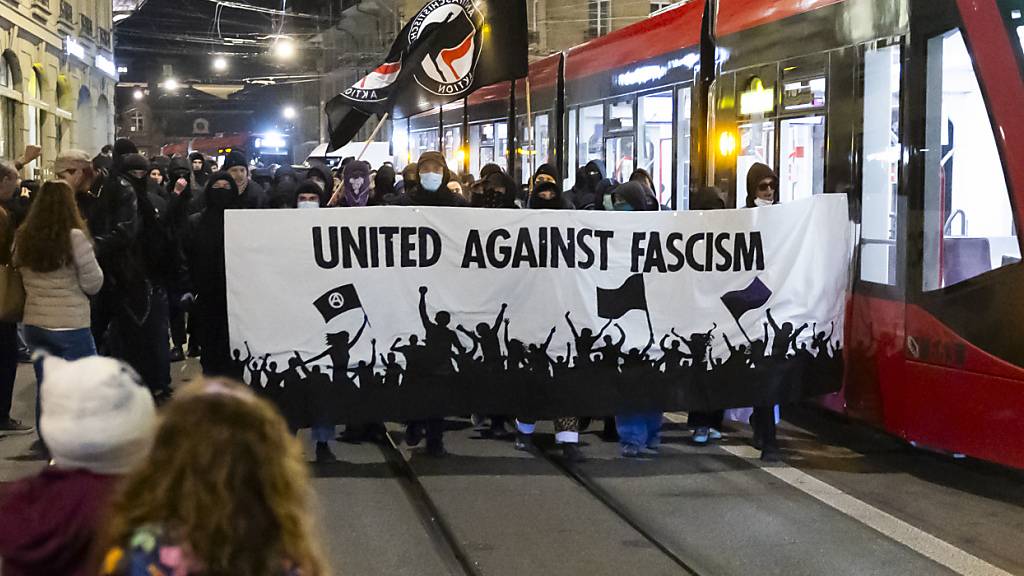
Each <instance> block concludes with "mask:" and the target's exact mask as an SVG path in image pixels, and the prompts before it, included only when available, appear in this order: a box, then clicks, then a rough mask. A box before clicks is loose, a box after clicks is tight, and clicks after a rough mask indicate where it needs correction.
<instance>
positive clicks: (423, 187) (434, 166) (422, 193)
mask: <svg viewBox="0 0 1024 576" xmlns="http://www.w3.org/2000/svg"><path fill="white" fill-rule="evenodd" d="M451 178H452V173H451V171H449V170H448V164H447V163H446V162H445V159H444V155H443V154H441V153H440V152H437V151H433V150H432V151H429V152H424V153H423V154H421V155H420V159H419V161H418V162H416V182H415V184H413V186H412V189H411V190H407V191H406V193H405V194H404V195H403V196H402V197H401V198H399V199H398V202H397V204H398V205H402V206H466V201H465V200H464V199H463V198H462V196H459V195H458V194H456V193H455V192H453V191H451V190H450V189H449V188H448V181H449V180H451Z"/></svg>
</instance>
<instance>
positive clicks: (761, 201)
mask: <svg viewBox="0 0 1024 576" xmlns="http://www.w3.org/2000/svg"><path fill="white" fill-rule="evenodd" d="M778 203H779V177H778V176H776V175H775V171H774V170H772V169H771V168H770V167H769V166H768V165H766V164H762V163H760V162H756V163H755V164H754V165H753V166H751V167H750V170H749V171H747V202H746V207H747V208H755V207H757V206H771V205H772V204H778Z"/></svg>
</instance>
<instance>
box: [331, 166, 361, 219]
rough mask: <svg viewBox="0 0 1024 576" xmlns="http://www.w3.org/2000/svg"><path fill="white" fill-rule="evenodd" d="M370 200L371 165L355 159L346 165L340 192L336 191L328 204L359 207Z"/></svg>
mask: <svg viewBox="0 0 1024 576" xmlns="http://www.w3.org/2000/svg"><path fill="white" fill-rule="evenodd" d="M369 201H370V165H369V164H368V163H366V162H363V161H362V160H353V161H351V162H349V163H348V164H346V165H345V168H344V170H343V172H342V177H341V191H340V194H338V193H335V194H334V195H333V196H332V197H331V200H330V202H328V204H327V205H328V206H339V207H342V208H358V207H361V206H366V205H367V204H368V203H369Z"/></svg>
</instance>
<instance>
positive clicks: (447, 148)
mask: <svg viewBox="0 0 1024 576" xmlns="http://www.w3.org/2000/svg"><path fill="white" fill-rule="evenodd" d="M443 146H444V159H445V162H447V163H448V169H449V170H451V171H452V172H455V173H459V174H461V173H462V171H463V169H464V167H463V165H462V162H463V160H464V159H465V157H466V156H465V152H463V150H462V126H447V127H445V129H444V142H443Z"/></svg>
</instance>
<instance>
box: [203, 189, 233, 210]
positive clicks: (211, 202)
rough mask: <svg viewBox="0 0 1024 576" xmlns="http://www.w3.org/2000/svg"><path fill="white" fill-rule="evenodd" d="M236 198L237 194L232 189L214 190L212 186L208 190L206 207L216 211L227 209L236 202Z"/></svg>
mask: <svg viewBox="0 0 1024 576" xmlns="http://www.w3.org/2000/svg"><path fill="white" fill-rule="evenodd" d="M234 196H235V193H234V192H233V191H232V190H231V188H214V187H212V186H211V187H210V188H208V189H207V190H206V205H207V206H209V207H210V208H216V209H223V208H227V207H228V206H230V205H231V202H232V201H234V199H235V198H234Z"/></svg>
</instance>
